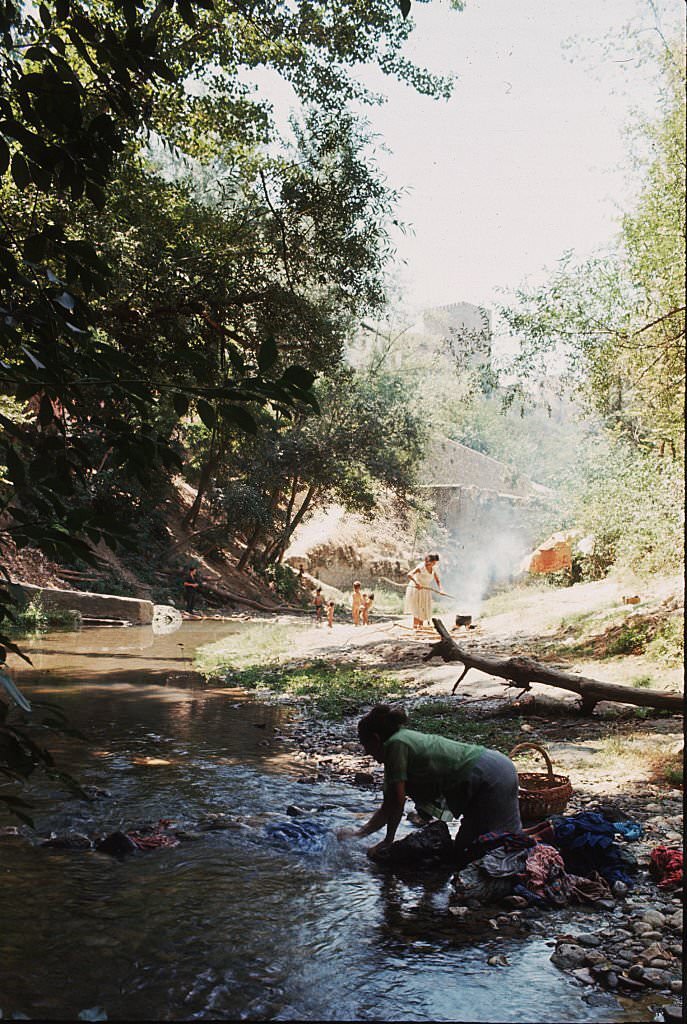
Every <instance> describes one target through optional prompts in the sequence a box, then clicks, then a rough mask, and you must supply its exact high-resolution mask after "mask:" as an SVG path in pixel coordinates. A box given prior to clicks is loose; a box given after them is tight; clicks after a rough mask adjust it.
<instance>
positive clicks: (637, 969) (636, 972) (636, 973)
mask: <svg viewBox="0 0 687 1024" xmlns="http://www.w3.org/2000/svg"><path fill="white" fill-rule="evenodd" d="M627 973H628V975H629V976H630V977H631V978H634V979H635V981H641V980H642V979H643V978H644V968H643V967H642V965H641V964H633V965H632V967H630V969H629V971H628V972H627Z"/></svg>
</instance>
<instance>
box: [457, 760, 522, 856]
mask: <svg viewBox="0 0 687 1024" xmlns="http://www.w3.org/2000/svg"><path fill="white" fill-rule="evenodd" d="M448 805H449V808H450V810H451V813H452V814H453V815H454V817H456V818H458V817H461V816H462V821H461V823H460V828H459V830H458V833H457V835H456V845H457V846H458V847H463V846H467V845H468V843H471V842H472V841H473V840H474V839H476V838H477V837H478V836H481V835H483V834H484V833H485V832H518V831H519V830H520V829H521V828H522V822H521V820H520V808H519V805H518V773H517V771H516V769H515V765H514V764H513V762H512V761H511V759H510V758H509V757H506V755H505V754H501V753H499V751H498V750H485V751H484V753H483V754H481V755H480V756H479V757H478V758H477V760H476V761H475V763H474V764H473V766H472V768H471V769H470V772H469V774H468V777H467V778H466V779H465V781H464V782H463V784H462V785H461V786H460V787H459V788H458V790H457V791H456V793H454V794H451V799H450V800H449V801H448Z"/></svg>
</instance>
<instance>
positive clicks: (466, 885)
mask: <svg viewBox="0 0 687 1024" xmlns="http://www.w3.org/2000/svg"><path fill="white" fill-rule="evenodd" d="M642 835H643V829H642V826H641V825H640V824H639V822H636V821H632V820H619V821H612V820H609V818H608V817H607V816H606V815H605V814H604V813H599V812H592V811H581V812H579V813H578V814H574V815H570V816H563V815H553V816H552V817H550V818H547V819H546V821H544V822H542V823H541V824H539V825H536V826H534V827H532V828H529V829H523V830H522V831H519V832H495V833H487V834H485V835H482V836H480V837H479V839H477V840H476V841H475V842H474V843H473V844H472V846H471V847H470V848H469V850H468V851H467V853H466V855H465V857H464V862H465V861H469V863H467V864H465V866H464V867H463V868H462V870H460V871H459V872H458V873H457V874H456V875H455V876H454V878H453V886H454V888H455V891H456V895H457V896H458V898H459V899H460V900H462V901H464V902H468V901H477V902H479V903H491V902H494V901H500V900H503V901H505V902H506V903H508V904H512V905H513V906H518V907H524V906H537V907H541V908H551V907H560V906H564V905H565V904H567V903H570V902H576V903H587V904H595V903H600V902H601V901H604V900H610V899H612V898H613V896H614V895H619V894H624V893H625V892H627V891H628V890H629V889H631V888H632V886H633V878H632V876H633V875H635V874H636V873H637V870H638V864H637V860H636V858H635V857H634V856H633V855H632V853H630V851H629V850H627V849H626V848H625V847H624V846H621V845H619V844H618V842H617V841H616V836H621V837H622V838H623V839H624V840H625V841H634V840H636V839H640V838H641V836H642Z"/></svg>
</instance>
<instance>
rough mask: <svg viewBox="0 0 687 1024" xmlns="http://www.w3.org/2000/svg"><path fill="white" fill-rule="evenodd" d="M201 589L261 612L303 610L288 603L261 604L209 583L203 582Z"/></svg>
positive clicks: (203, 592) (203, 591)
mask: <svg viewBox="0 0 687 1024" xmlns="http://www.w3.org/2000/svg"><path fill="white" fill-rule="evenodd" d="M199 591H200V593H201V594H209V595H210V596H211V597H217V598H220V599H221V600H223V601H232V602H234V603H236V604H245V605H246V606H247V607H248V608H255V609H257V610H258V611H261V612H294V611H303V609H302V608H294V607H292V606H291V605H288V604H274V605H266V604H260V602H259V601H254V600H252V598H250V597H243V596H242V595H240V594H231V593H230V592H229V591H228V590H224V589H223V588H221V587H211V586H210V585H209V584H208V583H201V585H200V587H199Z"/></svg>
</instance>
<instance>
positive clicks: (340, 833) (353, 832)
mask: <svg viewBox="0 0 687 1024" xmlns="http://www.w3.org/2000/svg"><path fill="white" fill-rule="evenodd" d="M335 835H336V838H337V839H355V837H356V836H359V835H360V832H359V831H358V829H357V828H351V827H350V826H349V827H348V828H337V830H336V833H335Z"/></svg>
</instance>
